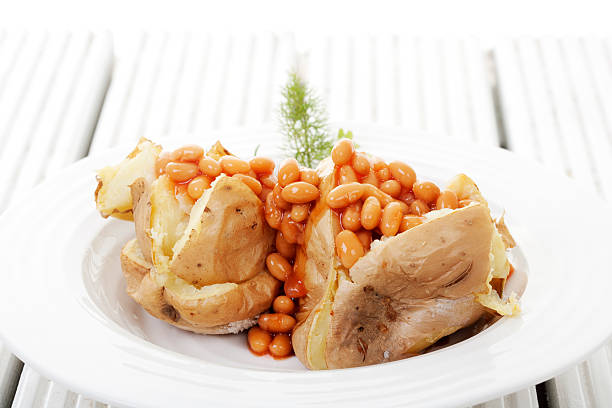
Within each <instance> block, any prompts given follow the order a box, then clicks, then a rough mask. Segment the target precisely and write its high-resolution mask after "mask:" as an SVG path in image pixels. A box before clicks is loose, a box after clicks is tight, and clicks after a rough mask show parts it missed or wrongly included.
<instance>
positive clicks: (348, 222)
mask: <svg viewBox="0 0 612 408" xmlns="http://www.w3.org/2000/svg"><path fill="white" fill-rule="evenodd" d="M342 226H343V227H344V229H347V230H351V231H353V232H355V231H359V230H360V229H361V201H357V202H356V203H353V204H350V205H349V206H348V207H346V208H345V209H344V211H343V212H342Z"/></svg>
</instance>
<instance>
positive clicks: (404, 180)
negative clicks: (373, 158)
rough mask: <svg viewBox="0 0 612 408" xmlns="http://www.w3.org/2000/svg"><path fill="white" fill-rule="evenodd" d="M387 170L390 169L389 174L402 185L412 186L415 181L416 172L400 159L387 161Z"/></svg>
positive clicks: (409, 187)
mask: <svg viewBox="0 0 612 408" xmlns="http://www.w3.org/2000/svg"><path fill="white" fill-rule="evenodd" d="M389 170H390V171H391V176H393V178H394V179H396V180H397V181H399V182H400V184H401V185H402V186H403V187H406V188H408V189H411V188H412V185H413V184H414V182H415V181H416V173H415V172H414V170H413V169H412V167H410V166H409V165H407V164H406V163H404V162H401V161H392V162H391V163H389Z"/></svg>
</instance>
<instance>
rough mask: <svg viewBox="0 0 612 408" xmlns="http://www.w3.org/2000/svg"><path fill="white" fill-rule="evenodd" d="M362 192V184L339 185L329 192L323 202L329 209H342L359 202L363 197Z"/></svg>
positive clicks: (363, 186)
mask: <svg viewBox="0 0 612 408" xmlns="http://www.w3.org/2000/svg"><path fill="white" fill-rule="evenodd" d="M364 191H365V185H364V184H360V183H349V184H341V185H339V186H338V187H335V188H334V189H333V190H332V191H330V192H329V193H328V194H327V197H326V198H325V200H326V202H327V205H329V206H330V207H331V208H344V207H346V206H347V205H349V204H352V203H354V202H355V201H357V200H359V199H360V198H361V196H363V193H364Z"/></svg>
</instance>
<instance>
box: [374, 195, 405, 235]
mask: <svg viewBox="0 0 612 408" xmlns="http://www.w3.org/2000/svg"><path fill="white" fill-rule="evenodd" d="M401 222H402V209H401V207H400V204H399V203H398V202H393V203H389V204H387V205H386V206H385V208H383V210H382V216H381V217H380V225H379V227H380V232H382V233H383V235H384V236H386V237H392V236H394V235H395V234H397V231H399V227H400V223H401Z"/></svg>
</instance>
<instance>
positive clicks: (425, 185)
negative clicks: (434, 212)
mask: <svg viewBox="0 0 612 408" xmlns="http://www.w3.org/2000/svg"><path fill="white" fill-rule="evenodd" d="M412 191H413V192H414V196H415V197H416V198H417V199H419V200H422V201H424V202H426V203H427V204H432V203H435V202H436V200H437V199H438V196H439V195H440V189H439V188H438V186H436V185H435V184H434V183H432V182H431V181H421V182H417V183H414V185H413V186H412Z"/></svg>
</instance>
